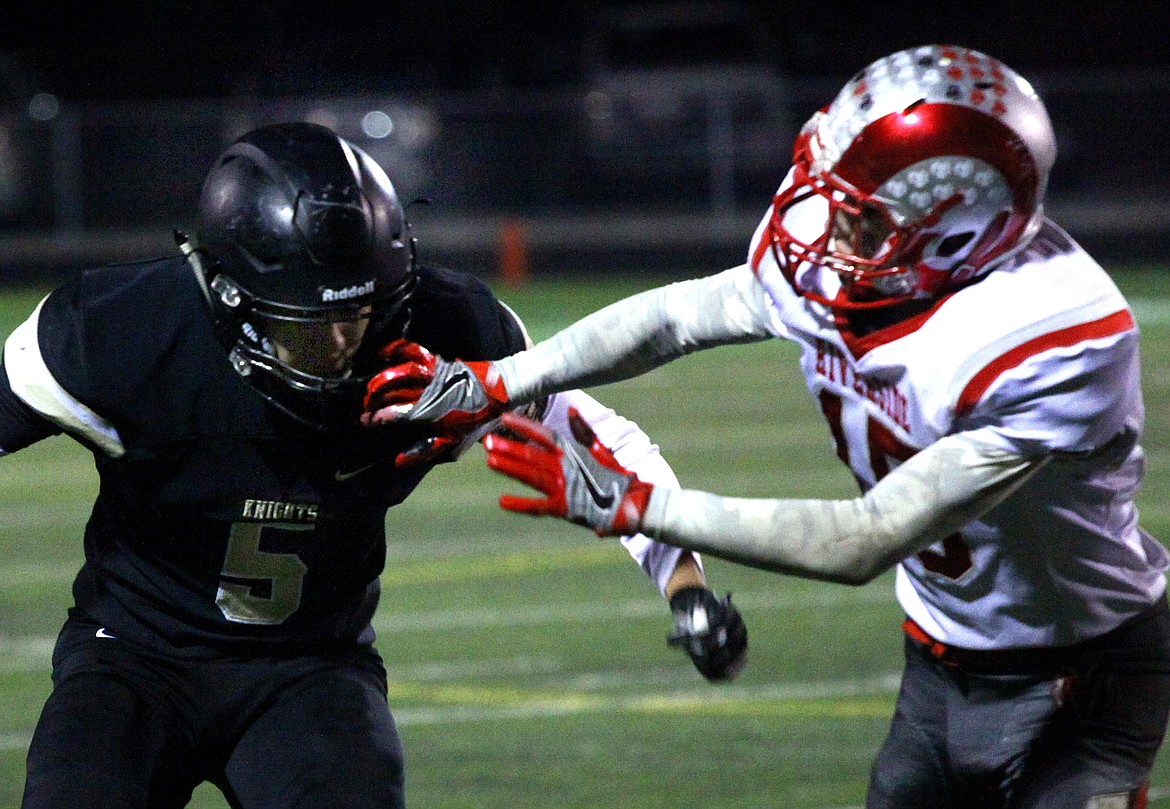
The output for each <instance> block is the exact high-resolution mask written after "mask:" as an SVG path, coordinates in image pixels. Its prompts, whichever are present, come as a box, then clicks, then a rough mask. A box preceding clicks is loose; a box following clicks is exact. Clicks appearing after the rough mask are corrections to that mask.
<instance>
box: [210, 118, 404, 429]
mask: <svg viewBox="0 0 1170 809" xmlns="http://www.w3.org/2000/svg"><path fill="white" fill-rule="evenodd" d="M408 230H409V225H408V224H407V222H406V217H405V214H404V212H403V209H402V206H401V204H400V203H399V201H398V196H397V193H396V192H395V190H394V186H393V185H392V184H391V182H390V180H389V178H388V177H387V176H386V173H385V171H384V170H383V169H382V168H381V166H379V165H378V164H377V163H376V162H374V160H373V159H372V158H370V156H369V155H367V154H366V153H365V152H364V151H362V150H361V149H360V148H358V147H357V146H356V145H354V144H352V143H349V142H348V141H346V140H344V139H342V138H340V137H338V136H337V134H336V133H334V132H333V131H332V130H330V129H327V128H326V127H322V126H318V125H315V124H309V123H301V122H293V123H284V124H276V125H273V126H266V127H261V128H259V129H254V130H252V131H251V132H248V133H246V134H245V135H242V136H241V137H240V138H238V139H237V140H236V141H235V142H234V143H232V144H230V145H229V146H228V147H227V148H226V149H225V150H224V151H223V153H221V154H220V156H219V157H218V158H217V159H216V161H215V163H214V164H213V166H212V168H211V170H210V171H209V173H208V175H207V178H206V179H205V181H204V185H203V193H202V196H201V199H200V203H199V214H198V221H197V225H196V239H197V242H198V249H199V250H200V251H201V252H203V253H204V254H205V260H203V261H202V262H200V266H201V267H203V268H204V269H203V275H204V281H205V284H204V286H205V288H206V289H207V291H208V294H207V297H208V300H209V303H210V305H211V310H212V316H213V320H214V321H215V323H216V330H217V332H218V333H219V334H220V337H221V340H222V342H224V344H225V347H226V348H227V349H228V351H229V356H230V359H231V361H232V364H233V365H234V367H235V368H236V369H237V370H238V371H239V372H240V373H241V375H242V376H244V377H245V378H246V379H247V380H248V381H249V382H250V383H251V384H252V385H253V387H255V388H256V389H257V390H259V391H260V392H261V393H262V394H263V395H264V396H265V397H266V398H268V399H269V400H270V401H272V402H273V403H274V404H276V405H277V406H279V407H281V409H283V410H285V411H286V412H290V413H291V414H292V415H294V416H297V417H299V418H301V417H302V416H304V417H303V418H302V419H301V420H303V421H308V422H310V423H317V424H318V426H320V422H321V421H322V420H323V419H324V418H325V416H324V414H325V413H326V411H330V412H332V411H333V410H335V409H336V408H332V406H327V404H326V403H327V402H330V401H336V400H338V397H339V396H340V397H341V398H344V399H345V402H346V404H347V407H348V408H349V409H348V410H346V411H345V412H347V413H349V414H350V415H351V416H352V417H354V418H356V409H355V408H356V407H357V404H358V403H360V391H361V390H363V389H364V381H363V380H360V379H356V378H354V376H353V369H352V363H353V360H354V359H355V357H356V352H357V349H358V348H359V347H360V341H361V340H362V339H363V336H364V334H365V331H366V327H367V326H369V325H370V324H371V323H374V322H377V323H386V322H389V321H391V320H393V322H394V323H398V322H399V321H400V320H403V318H404V317H405V316H406V315H405V313H406V311H407V310H406V307H407V303H408V300H409V297H410V294H411V292H412V290H413V289H414V285H415V283H416V280H417V274H416V269H415V244H414V240H413V239H412V238H410V237H409V235H408ZM400 313H402V314H400ZM334 332H335V333H336V334H341V333H342V332H344V333H345V334H346V335H349V336H348V337H347V338H346V339H347V340H348V341H349V342H348V343H347V344H346V346H345V350H344V351H341V350H340V349H337V348H336V347H335V344H336V343H337V342H338V338H337V337H336V336H333V337H331V336H330V334H331V333H334ZM318 348H319V350H320V353H321V356H315V355H314V352H316V351H317V350H318ZM338 352H340V353H338ZM334 354H336V356H334ZM306 414H307V415H306Z"/></svg>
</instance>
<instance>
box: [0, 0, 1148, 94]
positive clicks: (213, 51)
mask: <svg viewBox="0 0 1170 809" xmlns="http://www.w3.org/2000/svg"><path fill="white" fill-rule="evenodd" d="M630 5H633V4H631V3H620V2H612V1H609V2H607V1H605V0H593V1H592V2H583V1H582V0H568V2H517V1H516V0H497V1H496V2H470V1H469V0H464V1H462V2H441V1H440V2H427V1H426V0H417V2H412V3H401V2H353V0H334V1H333V2H319V3H309V2H290V1H289V0H283V1H280V0H254V2H244V1H243V0H238V1H237V2H210V1H209V0H203V1H202V2H175V1H174V0H171V1H170V2H152V3H111V2H102V3H85V2H25V3H18V4H17V6H18V7H19V12H18V13H9V14H7V15H6V17H7V20H6V22H5V24H4V26H3V28H2V29H0V53H7V54H8V55H9V57H10V58H12V57H14V58H15V61H16V62H17V63H19V64H21V65H23V66H24V67H25V68H26V70H27V76H26V80H27V81H29V82H31V83H32V84H34V85H35V86H36V87H37V88H38V89H47V90H49V91H51V92H53V93H55V94H57V95H59V96H60V97H61V98H63V99H95V98H123V99H124V98H176V97H183V98H189V97H216V96H224V95H231V94H237V93H258V94H261V95H268V94H272V95H281V94H289V93H304V92H330V93H332V92H361V91H386V90H415V89H434V90H460V89H473V88H478V87H484V86H500V85H505V86H513V87H532V86H544V87H548V86H558V85H565V84H571V83H572V82H574V81H576V80H578V79H579V78H580V75H581V71H582V63H581V54H580V51H581V48H580V44H581V39H582V34H583V32H584V31H585V30H586V29H587V27H588V25H589V24H590V22H591V20H592V19H593V18H594V17H595V16H596V15H598V14H605V13H607V11H608V10H610V9H613V8H619V7H622V6H630ZM709 5H711V6H713V7H715V6H718V5H720V4H719V3H718V2H717V1H716V2H711V3H710V4H709ZM744 5H746V7H747V8H748V10H749V13H750V14H751V15H752V16H753V17H754V18H755V20H756V22H757V24H758V25H759V27H760V28H761V29H762V30H763V31H766V32H767V34H768V35H769V37H770V38H771V40H772V42H773V44H774V54H773V58H774V64H775V66H776V67H778V68H779V69H780V70H781V71H782V72H785V73H787V74H791V75H802V74H837V73H841V72H842V71H845V72H851V71H852V70H853V69H855V68H857V67H860V66H862V65H863V64H865V63H866V62H868V61H870V60H871V59H873V58H876V57H878V56H880V55H883V54H885V53H887V52H890V51H893V50H897V49H898V48H901V47H906V46H909V45H915V44H924V43H927V42H931V41H942V40H947V41H951V42H956V43H958V44H964V45H968V46H971V47H975V48H978V49H980V50H984V51H986V52H988V53H991V54H993V55H995V56H998V57H999V58H1001V59H1002V60H1004V61H1006V62H1007V63H1008V64H1010V65H1012V66H1013V67H1016V68H1017V69H1018V70H1021V71H1028V70H1032V69H1037V68H1044V67H1078V68H1096V67H1118V66H1135V65H1149V64H1170V31H1168V28H1170V26H1168V23H1170V11H1167V5H1168V4H1167V3H1165V2H1112V3H1111V2H1107V1H1106V0H1088V1H1087V0H1071V1H1070V2H1060V1H1059V0H1053V2H1035V1H1034V0H1026V1H1021V0H1016V1H1015V2H1011V1H1008V0H1003V1H1000V2H944V1H941V0H940V2H934V3H920V2H906V1H905V0H902V2H891V1H890V0H871V2H773V3H768V2H747V3H746V4H744Z"/></svg>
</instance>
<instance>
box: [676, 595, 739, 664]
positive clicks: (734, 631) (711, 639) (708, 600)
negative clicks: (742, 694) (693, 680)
mask: <svg viewBox="0 0 1170 809" xmlns="http://www.w3.org/2000/svg"><path fill="white" fill-rule="evenodd" d="M670 611H671V612H672V613H674V631H673V632H671V633H670V635H669V636H668V637H667V639H666V642H667V643H669V644H670V645H671V646H678V647H681V648H682V650H683V651H685V652H686V653H687V654H688V655H690V658H691V661H692V662H693V663H694V664H695V668H696V669H698V670H699V673H700V674H702V675H703V676H704V677H706V678H707V679H708V680H711V681H713V682H715V681H720V680H733V679H735V676H736V675H737V674H739V672H740V671H741V670H742V669H743V667H744V664H745V663H746V662H747V625H746V624H744V622H743V616H741V615H740V614H739V610H737V609H736V608H735V607H734V606H732V604H731V593H728V594H727V595H726V596H724V597H723V598H722V599H720V598H716V596H715V594H714V593H713V592H711V591H710V590H708V589H707V588H705V587H684V588H682V589H681V590H679V591H678V592H676V593H675V594H674V595H672V596H671V597H670Z"/></svg>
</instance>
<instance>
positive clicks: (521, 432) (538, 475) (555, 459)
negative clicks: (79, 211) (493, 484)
mask: <svg viewBox="0 0 1170 809" xmlns="http://www.w3.org/2000/svg"><path fill="white" fill-rule="evenodd" d="M501 426H503V427H505V428H507V429H508V430H510V431H511V432H512V433H514V434H515V435H516V436H518V438H519V440H513V439H512V438H509V437H507V436H504V435H500V434H498V433H490V434H488V435H487V436H486V437H485V438H484V440H483V445H484V448H485V449H486V450H487V464H488V466H489V467H490V468H492V469H494V470H495V471H497V472H500V473H502V474H504V475H508V476H509V477H513V478H515V479H516V480H519V481H520V482H521V483H526V484H528V485H529V486H531V487H532V488H534V489H536V490H537V491H540V492H542V493H543V494H544V495H545V497H544V498H537V497H517V496H515V495H510V494H505V495H503V496H502V497H501V498H500V507H501V508H503V509H506V510H508V511H516V512H519V513H522V514H533V515H537V516H544V515H548V516H553V517H560V518H562V519H565V520H568V521H569V522H573V523H576V524H577V525H584V526H588V527H589V528H592V529H593V530H594V531H595V532H596V533H597V535H598V536H622V535H629V534H635V533H637V532H638V529H639V526H640V525H641V524H642V515H643V514H644V513H645V511H646V504H647V503H648V502H649V500H650V492H652V491H653V490H654V486H653V485H651V484H649V483H646V482H644V481H642V480H639V479H638V476H637V475H635V474H634V473H633V472H631V471H629V470H628V469H626V468H625V467H623V466H622V465H621V464H619V463H618V462H617V460H616V459H615V458H614V457H613V453H612V452H610V450H609V448H608V447H606V446H605V445H604V444H602V443H601V442H600V441H599V440H598V439H597V435H596V434H595V433H594V432H593V430H592V428H590V427H589V425H588V424H587V423H586V422H585V419H583V418H582V417H581V414H580V413H579V412H578V411H577V409H576V408H575V407H573V408H569V428H570V430H571V431H572V434H573V437H572V439H571V440H570V439H568V438H565V437H564V436H561V435H557V434H556V433H554V432H553V431H552V430H550V429H548V428H547V427H545V426H544V425H543V424H541V423H540V422H537V421H533V420H532V419H529V418H525V417H524V416H520V415H517V414H515V413H505V414H504V415H503V418H502V421H501Z"/></svg>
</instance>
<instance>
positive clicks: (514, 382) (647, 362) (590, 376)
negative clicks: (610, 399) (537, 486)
mask: <svg viewBox="0 0 1170 809" xmlns="http://www.w3.org/2000/svg"><path fill="white" fill-rule="evenodd" d="M771 336H773V333H772V331H771V316H770V314H769V310H768V304H767V302H766V300H765V293H764V290H763V287H761V286H760V284H759V282H758V281H757V280H756V278H755V276H754V275H753V273H752V271H751V268H750V267H748V265H746V264H743V265H740V266H739V267H734V268H732V269H730V270H725V271H723V272H721V273H718V274H716V275H711V276H707V277H704V278H696V279H693V280H689V281H679V282H677V283H673V284H667V285H666V286H662V287H658V288H656V289H651V290H648V291H646V292H641V293H638V294H637V295H632V296H630V297H629V298H625V299H624V300H620V301H618V302H617V303H613V304H610V305H609V306H607V307H605V308H604V309H600V310H598V311H597V312H594V313H593V314H591V315H588V316H586V317H584V318H582V319H581V320H579V321H577V322H576V323H574V324H573V325H572V326H569V327H568V328H566V329H564V330H563V331H561V332H559V333H557V334H555V335H553V336H552V337H550V338H549V339H547V340H545V341H543V342H541V343H538V344H537V345H536V346H534V347H533V348H531V349H529V350H527V351H521V352H519V353H518V354H513V355H512V356H511V357H506V358H505V359H502V360H498V361H497V362H496V366H497V367H498V368H499V370H500V375H501V376H502V377H503V380H504V387H505V389H506V390H507V391H508V397H509V398H510V399H511V400H512V401H513V402H515V403H517V404H523V403H526V402H530V401H532V400H534V399H537V398H539V397H540V396H542V395H544V394H548V393H556V392H557V391H563V390H570V389H573V388H585V387H591V386H594V385H602V384H606V383H609V382H618V381H620V380H622V379H629V378H630V377H634V376H638V375H639V374H643V373H645V372H646V371H649V370H650V369H652V368H656V367H658V366H659V365H664V364H665V363H667V362H670V361H671V360H673V359H677V358H678V357H681V356H683V355H684V354H689V353H690V352H692V351H697V350H699V349H702V348H710V347H712V346H717V345H723V344H727V343H748V342H755V341H758V340H766V339H768V338H769V337H771Z"/></svg>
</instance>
